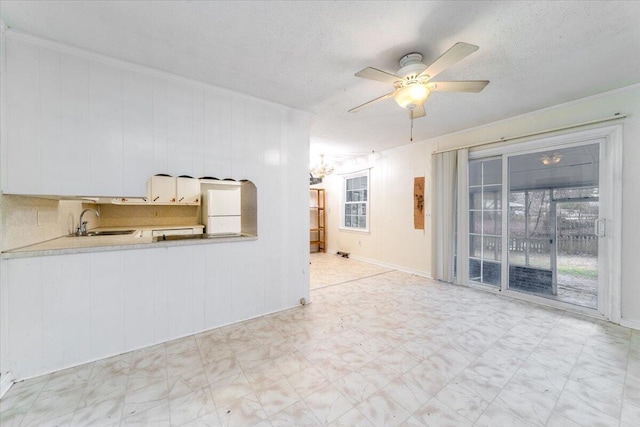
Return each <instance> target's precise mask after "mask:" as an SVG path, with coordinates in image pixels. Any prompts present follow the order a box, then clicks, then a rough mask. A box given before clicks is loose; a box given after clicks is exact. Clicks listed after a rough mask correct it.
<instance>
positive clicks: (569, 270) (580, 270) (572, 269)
mask: <svg viewBox="0 0 640 427" xmlns="http://www.w3.org/2000/svg"><path fill="white" fill-rule="evenodd" d="M558 273H560V274H570V275H572V276H576V277H587V278H590V279H597V278H598V271H597V270H594V269H593V268H590V267H580V266H576V265H559V266H558Z"/></svg>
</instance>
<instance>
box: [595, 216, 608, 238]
mask: <svg viewBox="0 0 640 427" xmlns="http://www.w3.org/2000/svg"><path fill="white" fill-rule="evenodd" d="M605 228H606V221H605V219H604V218H602V219H600V218H598V219H596V220H595V222H594V223H593V234H595V235H596V236H598V237H604V236H605V231H606V230H605Z"/></svg>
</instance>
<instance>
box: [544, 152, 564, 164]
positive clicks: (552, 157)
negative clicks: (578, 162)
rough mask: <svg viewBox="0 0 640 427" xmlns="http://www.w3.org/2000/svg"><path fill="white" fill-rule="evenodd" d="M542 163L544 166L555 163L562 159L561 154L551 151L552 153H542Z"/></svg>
mask: <svg viewBox="0 0 640 427" xmlns="http://www.w3.org/2000/svg"><path fill="white" fill-rule="evenodd" d="M540 160H541V161H542V164H543V165H545V166H551V165H557V164H558V163H560V160H562V154H560V153H552V154H543V155H542V157H540Z"/></svg>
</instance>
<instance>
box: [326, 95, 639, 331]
mask: <svg viewBox="0 0 640 427" xmlns="http://www.w3.org/2000/svg"><path fill="white" fill-rule="evenodd" d="M639 99H640V85H634V86H630V87H627V88H624V89H621V90H617V91H613V92H609V93H605V94H601V95H597V96H594V97H590V98H586V99H582V100H577V101H575V102H571V103H567V104H563V105H558V106H554V107H551V108H547V109H544V110H540V111H536V112H532V113H529V114H525V115H522V116H518V117H515V118H512V119H507V120H503V121H500V122H496V123H490V124H487V125H485V126H481V127H478V128H474V129H469V130H466V131H462V132H458V133H455V134H450V135H444V136H441V137H438V138H433V139H430V140H426V141H421V142H416V143H412V144H409V145H406V146H403V147H400V148H395V149H392V150H387V151H383V152H381V153H377V154H376V155H372V156H369V157H368V158H367V159H361V161H360V163H359V165H360V166H358V165H350V164H345V165H344V166H343V169H344V170H350V169H352V170H357V169H361V168H362V167H364V165H367V164H368V165H369V166H371V167H372V169H371V171H372V179H371V190H370V191H371V204H372V206H371V229H370V233H369V234H359V233H353V232H347V231H340V230H339V229H338V225H339V221H340V206H339V200H340V199H339V197H340V191H341V179H340V177H339V175H337V174H334V175H332V176H331V177H330V178H329V179H326V181H325V186H326V188H327V197H328V204H329V206H330V210H329V211H328V213H329V216H330V218H329V219H328V221H327V223H328V226H329V231H328V233H327V236H328V240H329V243H328V249H329V251H336V250H344V251H347V252H351V254H352V256H353V257H356V258H364V259H370V260H373V261H376V262H379V263H382V264H390V265H396V266H399V267H400V268H403V269H406V270H409V271H418V272H422V273H424V274H427V275H429V274H430V271H431V265H430V260H431V254H430V236H431V230H430V228H431V223H430V218H429V217H427V218H426V221H425V226H426V228H427V229H426V232H425V233H424V235H423V234H422V233H421V232H419V231H416V230H413V217H412V215H413V200H412V199H413V192H412V191H413V177H414V176H423V175H424V176H426V178H427V182H426V185H425V190H426V200H425V212H426V213H427V215H428V214H429V212H430V210H431V191H430V186H431V183H430V180H431V179H430V178H431V177H430V168H431V153H432V152H433V151H434V150H439V149H447V148H455V147H462V146H466V145H471V144H477V143H482V142H489V141H495V140H499V139H500V138H503V137H505V138H507V137H515V136H519V135H524V134H529V133H533V132H540V131H545V130H548V129H553V128H558V127H563V126H570V125H575V124H579V123H584V122H588V121H592V120H597V119H601V118H604V117H609V116H613V115H614V114H616V113H621V114H626V115H627V118H626V119H624V120H623V123H624V130H623V140H624V143H623V159H624V160H623V188H622V195H623V212H622V235H623V238H622V284H621V288H622V302H621V310H622V318H623V320H624V321H625V323H626V324H628V325H632V326H635V327H638V328H640V286H638V284H637V283H638V280H637V278H638V277H640V263H639V262H638V260H637V259H636V258H637V257H636V254H635V252H636V251H635V250H634V248H635V247H636V246H637V242H639V241H640V221H638V218H639V217H640V179H638V175H637V167H638V166H637V163H638V162H640V144H639V143H638V142H639V141H640V102H638V100H639ZM426 120H428V118H427V119H426ZM606 125H607V124H603V125H601V126H606ZM592 127H593V126H592ZM567 132H571V131H563V132H562V133H567ZM545 136H547V135H545ZM530 139H532V138H529V140H530ZM533 139H535V138H533ZM338 172H340V171H338Z"/></svg>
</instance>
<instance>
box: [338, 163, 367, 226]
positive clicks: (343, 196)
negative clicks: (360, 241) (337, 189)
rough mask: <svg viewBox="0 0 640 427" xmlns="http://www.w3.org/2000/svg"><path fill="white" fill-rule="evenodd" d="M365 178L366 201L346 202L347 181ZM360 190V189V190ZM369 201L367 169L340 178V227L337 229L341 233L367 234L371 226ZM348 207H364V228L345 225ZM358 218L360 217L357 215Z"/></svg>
mask: <svg viewBox="0 0 640 427" xmlns="http://www.w3.org/2000/svg"><path fill="white" fill-rule="evenodd" d="M361 177H367V187H366V188H365V189H364V190H366V191H367V199H366V200H360V201H351V202H347V181H348V180H350V179H355V178H361ZM360 189H361V188H360ZM370 201H371V174H370V173H369V169H367V170H364V171H359V172H354V173H350V174H346V175H343V176H342V192H341V198H340V227H339V229H340V230H342V231H353V232H356V233H369V229H370V224H371V210H370V206H371V205H370ZM347 204H348V205H353V204H364V205H365V214H364V217H365V223H366V227H365V228H360V227H353V226H347V225H345V215H346V207H347ZM359 216H360V215H359Z"/></svg>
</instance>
